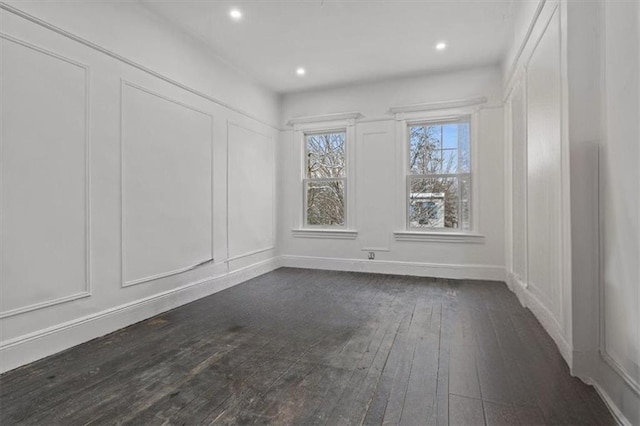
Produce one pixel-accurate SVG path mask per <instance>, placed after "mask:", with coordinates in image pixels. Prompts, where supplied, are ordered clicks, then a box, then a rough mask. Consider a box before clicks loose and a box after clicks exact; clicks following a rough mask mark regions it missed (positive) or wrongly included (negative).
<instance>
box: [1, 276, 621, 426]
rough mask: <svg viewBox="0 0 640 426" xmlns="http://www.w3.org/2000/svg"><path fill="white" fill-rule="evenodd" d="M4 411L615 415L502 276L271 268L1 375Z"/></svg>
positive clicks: (319, 416)
mask: <svg viewBox="0 0 640 426" xmlns="http://www.w3.org/2000/svg"><path fill="white" fill-rule="evenodd" d="M0 394H1V395H0V404H1V405H0V413H1V416H0V423H1V424H2V425H11V424H39V425H55V424H60V425H84V424H92V425H93V424H115V423H118V424H121V423H123V424H132V425H140V424H164V423H166V424H179V425H182V424H209V423H214V424H250V423H260V424H264V423H266V424H277V425H280V424H298V425H311V424H329V425H338V424H345V425H346V424H406V425H436V424H437V425H446V424H461V425H482V424H505V425H538V424H565V425H569V424H571V425H588V424H598V425H605V424H615V422H614V420H613V418H612V417H611V415H610V414H609V412H608V411H607V409H606V407H605V405H604V404H603V402H602V400H601V399H600V398H599V397H598V395H597V394H596V392H595V391H594V390H593V388H591V387H589V386H587V385H585V384H583V383H582V382H581V381H580V380H578V379H576V378H573V377H571V376H570V374H569V370H568V368H567V366H566V365H565V363H564V361H563V360H562V358H561V356H560V354H559V353H558V350H557V349H556V347H555V345H554V343H553V341H552V340H551V339H550V337H549V336H548V335H547V334H546V333H545V332H544V330H543V329H542V327H541V326H540V325H539V324H538V322H537V321H536V319H535V318H534V317H533V316H532V314H531V313H530V312H529V311H528V310H526V309H523V308H522V307H521V306H520V305H519V303H518V301H517V300H516V298H515V296H514V295H513V294H512V293H511V292H510V291H509V290H508V289H507V287H506V286H505V285H504V284H503V283H496V282H482V281H458V280H443V279H428V278H416V277H400V276H389V275H373V274H357V273H348V272H329V271H313V270H303V269H286V268H285V269H279V270H277V271H274V272H271V273H269V274H266V275H263V276H261V277H258V278H256V279H253V280H251V281H248V282H246V283H243V284H241V285H239V286H236V287H233V288H231V289H228V290H226V291H223V292H221V293H218V294H215V295H213V296H210V297H207V298H204V299H201V300H198V301H196V302H194V303H191V304H189V305H185V306H183V307H180V308H178V309H175V310H172V311H169V312H166V313H164V314H162V315H159V316H157V317H154V318H151V319H149V320H147V321H143V322H141V323H138V324H135V325H133V326H130V327H128V328H125V329H123V330H120V331H117V332H115V333H112V334H110V335H108V336H105V337H102V338H100V339H96V340H93V341H91V342H88V343H85V344H83V345H80V346H77V347H75V348H72V349H70V350H67V351H65V352H62V353H60V354H57V355H54V356H52V357H49V358H47V359H44V360H41V361H38V362H35V363H33V364H30V365H27V366H25V367H22V368H19V369H16V370H13V371H10V372H8V373H6V374H4V375H2V376H1V377H0Z"/></svg>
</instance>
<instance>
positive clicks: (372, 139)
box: [356, 122, 395, 251]
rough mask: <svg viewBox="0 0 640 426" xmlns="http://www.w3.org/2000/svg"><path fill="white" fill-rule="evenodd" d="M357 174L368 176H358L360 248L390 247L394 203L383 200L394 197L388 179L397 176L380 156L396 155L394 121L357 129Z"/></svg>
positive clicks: (377, 249) (375, 249) (382, 248)
mask: <svg viewBox="0 0 640 426" xmlns="http://www.w3.org/2000/svg"><path fill="white" fill-rule="evenodd" d="M356 138H357V143H358V146H357V152H358V153H360V156H359V158H358V162H357V164H358V166H359V168H358V174H359V175H360V176H366V178H365V179H359V180H358V188H357V194H358V207H357V208H358V212H359V217H360V221H359V224H360V226H359V232H360V233H361V235H362V238H361V240H360V246H361V249H363V250H365V249H366V250H367V251H379V250H383V251H384V250H389V244H390V241H391V235H389V233H388V231H387V224H388V223H392V222H393V220H394V218H393V214H394V212H395V209H394V206H393V204H391V203H381V202H380V200H381V199H384V200H391V199H393V198H394V197H393V188H392V187H390V186H389V182H393V181H394V180H395V176H394V169H393V168H391V167H380V163H379V159H380V158H389V159H391V158H393V157H394V138H395V135H394V127H393V123H391V122H381V123H377V124H372V125H370V126H369V128H368V130H367V132H358V133H357V135H356Z"/></svg>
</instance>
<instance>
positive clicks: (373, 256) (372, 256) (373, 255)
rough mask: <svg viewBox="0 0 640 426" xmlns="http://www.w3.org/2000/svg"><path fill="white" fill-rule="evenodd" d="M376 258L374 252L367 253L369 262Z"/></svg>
mask: <svg viewBox="0 0 640 426" xmlns="http://www.w3.org/2000/svg"><path fill="white" fill-rule="evenodd" d="M375 258H376V252H375V251H370V252H369V260H373V259H375Z"/></svg>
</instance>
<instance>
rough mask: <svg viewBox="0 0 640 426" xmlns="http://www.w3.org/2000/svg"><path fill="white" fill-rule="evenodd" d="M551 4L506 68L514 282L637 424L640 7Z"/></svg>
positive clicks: (574, 363) (574, 361) (574, 364)
mask: <svg viewBox="0 0 640 426" xmlns="http://www.w3.org/2000/svg"><path fill="white" fill-rule="evenodd" d="M529 6H530V5H529ZM540 6H542V7H538V8H535V13H533V14H530V16H531V19H532V21H531V22H530V23H527V22H521V23H520V24H521V25H522V26H523V27H526V28H529V29H530V31H528V30H525V29H524V28H521V29H520V30H519V31H515V32H514V34H524V35H525V36H526V35H527V34H529V37H528V38H525V42H524V43H523V40H518V39H517V38H514V40H513V46H523V48H522V50H521V52H522V53H521V55H520V56H517V55H516V57H515V62H514V66H513V67H512V68H509V67H507V69H505V93H506V94H507V96H506V108H505V111H506V122H507V129H506V134H507V158H508V164H509V166H508V173H507V183H506V184H507V222H508V224H509V226H508V231H507V252H506V254H507V269H508V278H509V284H510V286H511V287H512V289H513V290H514V291H515V292H516V294H518V296H519V297H520V299H521V301H522V302H523V304H525V305H527V306H528V307H530V308H531V310H532V311H533V312H534V314H535V315H536V316H537V317H538V319H539V320H540V322H541V323H542V325H543V326H544V327H545V329H546V330H547V331H548V332H549V334H550V335H551V336H552V337H553V338H554V340H555V341H556V343H557V344H558V347H559V348H560V351H561V353H562V354H563V356H564V357H565V359H566V360H567V363H568V364H569V367H570V368H571V370H572V373H573V374H576V375H578V376H579V377H581V378H582V379H583V380H585V381H587V382H589V383H593V384H594V385H595V386H596V389H597V390H598V391H599V392H600V393H601V395H602V396H603V398H604V399H605V401H606V402H607V403H608V404H609V405H610V407H611V408H612V411H613V412H614V413H615V414H616V416H617V417H618V419H619V420H620V421H621V422H623V423H625V424H637V423H638V422H639V421H640V405H639V404H640V402H639V398H638V397H639V392H638V385H637V383H638V364H639V361H640V358H639V355H638V340H640V331H639V324H640V318H638V310H639V309H640V308H639V307H640V299H639V298H638V297H639V296H638V294H639V293H638V282H639V276H640V274H639V270H638V263H639V262H638V259H639V250H638V247H639V244H640V243H639V242H640V236H639V234H638V229H639V226H638V217H639V212H638V194H640V191H639V190H638V189H639V187H640V181H639V175H638V172H637V170H638V168H637V161H638V158H639V157H638V141H639V136H640V135H639V133H638V121H639V120H638V119H639V110H638V105H639V93H640V92H639V87H638V74H639V68H638V57H639V50H640V49H639V46H640V43H639V41H638V40H639V39H638V13H639V10H638V9H639V7H638V3H637V2H606V1H599V2H593V1H566V2H565V1H560V2H556V1H546V2H540ZM528 9H530V10H534V8H533V7H529V8H528ZM513 46H512V48H511V50H510V51H512V52H516V51H517V49H515V48H514V47H513ZM558 83H559V84H558ZM569 166H570V167H569ZM567 183H568V185H567ZM569 188H570V191H568V190H569ZM557 191H560V192H559V193H558V192H557ZM522 206H525V207H524V208H523V207H522ZM523 222H524V223H526V226H525V227H522V223H523ZM523 231H524V232H523ZM542 253H544V254H545V256H542V255H541V254H542ZM548 254H551V255H550V256H549V255H548ZM557 260H559V263H558V262H557ZM549 271H551V272H552V276H551V277H549V276H547V277H545V276H544V274H545V273H548V272H549Z"/></svg>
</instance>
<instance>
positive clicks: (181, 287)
mask: <svg viewBox="0 0 640 426" xmlns="http://www.w3.org/2000/svg"><path fill="white" fill-rule="evenodd" d="M17 3H18V4H17V6H19V7H20V8H22V7H24V10H25V11H26V12H28V13H29V14H28V15H25V14H24V13H23V12H22V9H20V10H15V9H11V7H9V9H8V10H7V9H6V8H7V7H8V6H6V5H5V4H4V3H2V4H0V34H3V35H2V36H1V37H2V38H0V43H1V44H0V47H1V48H2V51H1V52H0V53H1V55H0V57H1V58H2V61H0V76H1V77H0V79H1V86H2V96H1V102H2V141H1V145H2V152H1V165H2V167H1V169H2V181H1V182H0V189H1V192H2V202H1V208H2V211H1V214H2V238H1V239H2V259H1V260H2V265H1V266H2V268H1V269H2V273H1V280H0V301H1V302H0V317H2V318H1V320H0V360H1V362H0V371H5V370H8V369H12V368H15V367H17V366H20V365H22V364H25V363H27V362H30V361H34V360H36V359H39V358H42V357H44V356H47V355H51V354H53V353H55V352H57V351H60V350H62V349H66V348H68V347H70V346H73V345H76V344H78V343H82V342H84V341H87V340H90V339H92V338H95V337H98V336H101V335H103V334H105V333H108V332H111V331H114V330H116V329H118V328H121V327H124V326H127V325H129V324H131V323H133V322H137V321H140V320H142V319H144V318H148V317H150V316H153V315H156V314H158V313H160V312H163V311H165V310H167V309H171V308H173V307H176V306H179V305H181V304H183V303H187V302H190V301H192V300H195V299H197V298H199V297H203V296H205V295H208V294H212V293H214V292H216V291H220V290H221V289H224V288H227V287H229V286H230V285H234V284H237V283H239V282H241V281H243V280H245V279H248V278H251V277H253V276H256V275H258V274H261V273H264V272H266V271H269V270H271V269H273V268H276V267H277V266H278V262H277V261H276V260H275V259H274V254H275V250H274V249H273V246H274V244H273V242H272V240H273V236H272V235H273V211H272V209H268V210H267V212H266V215H267V216H268V217H270V219H265V220H268V222H269V226H266V225H265V223H263V222H258V223H256V226H260V227H262V226H264V227H265V229H264V230H261V232H260V233H258V234H257V238H259V240H258V241H255V240H254V238H256V236H255V235H251V236H250V237H249V238H247V237H246V235H245V233H246V232H250V231H251V232H252V230H250V229H249V228H248V227H247V228H240V227H238V226H235V227H234V229H233V231H232V232H229V233H228V232H227V229H228V225H229V224H228V222H227V218H228V203H227V194H228V188H227V171H228V169H229V170H230V169H232V168H236V167H240V168H245V167H247V166H246V165H245V164H235V162H237V161H239V159H238V155H237V154H238V153H237V152H236V151H234V153H233V154H232V155H233V156H234V158H233V159H229V157H228V156H227V122H228V121H232V122H234V123H237V124H238V125H239V126H241V127H243V128H245V129H251V130H252V131H253V133H250V134H260V135H264V137H265V138H267V139H268V141H269V142H268V143H267V144H263V145H258V144H257V142H256V141H255V140H253V139H252V140H250V141H245V142H247V143H248V145H247V146H246V149H248V150H251V149H253V148H254V147H255V148H257V149H259V150H260V151H259V154H257V155H260V156H262V157H265V158H267V159H270V160H269V161H268V167H267V166H265V167H267V168H268V170H269V171H270V173H271V174H273V170H274V162H273V158H274V154H275V147H274V142H273V141H275V139H276V137H277V134H278V133H277V130H275V129H274V128H273V127H271V126H269V125H267V124H265V123H266V122H272V123H273V122H275V117H277V116H278V110H277V102H276V100H277V96H276V95H275V94H273V93H271V92H269V91H266V90H264V89H256V88H255V86H254V84H253V83H251V82H248V81H246V80H245V79H243V78H242V77H240V76H239V75H237V74H233V73H232V74H225V72H227V71H224V68H225V67H224V65H221V64H216V62H215V61H212V59H211V57H209V56H208V54H205V53H204V52H203V51H201V50H199V49H197V48H195V47H194V45H193V44H192V42H191V41H189V40H188V39H186V38H183V37H179V36H176V34H175V33H174V32H172V31H170V30H168V29H167V28H166V27H164V26H163V25H161V24H160V23H159V22H158V21H157V20H154V19H152V18H151V17H150V15H149V14H148V12H145V11H144V10H142V9H140V7H135V6H134V5H132V4H128V5H124V4H122V5H120V6H118V5H116V4H114V3H106V2H99V3H95V2H92V5H87V4H84V3H83V4H82V5H81V4H76V5H74V6H73V8H67V6H64V5H62V4H61V3H56V4H55V5H54V3H49V2H38V3H37V4H36V3H29V4H26V3H23V2H17ZM13 4H16V3H13ZM57 6H60V7H59V8H58V7H57ZM42 19H44V20H42ZM113 22H117V23H118V31H117V32H116V33H114V32H113V31H112V30H113V28H114V27H113ZM132 40H135V43H134V42H132ZM230 76H232V77H230ZM231 94H234V95H233V96H232V95H231ZM218 96H219V97H221V98H222V100H219V99H218ZM225 100H226V102H231V103H232V105H230V104H228V103H226V102H225ZM242 111H250V112H247V113H244V112H242ZM232 137H233V136H232ZM261 140H262V139H261ZM239 143H241V144H242V143H243V141H240V142H239ZM247 170H248V169H245V171H246V172H247V173H251V171H247ZM263 170H264V169H258V168H256V169H255V170H254V171H255V172H259V173H260V174H263ZM261 179H262V176H261ZM268 182H270V183H268ZM272 183H273V178H271V177H269V176H267V177H266V178H264V179H263V180H261V182H260V185H257V186H255V185H253V186H248V187H247V188H246V189H245V192H244V197H245V199H246V200H253V199H260V200H261V201H260V202H261V203H262V204H263V205H267V204H270V205H273V203H274V200H273V198H274V193H275V188H274V187H273V184H272ZM265 187H266V188H268V189H269V191H268V192H266V193H265ZM234 208H237V206H236V207H234ZM234 214H236V212H235V210H234ZM259 219H260V220H262V218H259ZM89 237H90V238H89ZM267 239H268V240H269V242H270V243H269V244H264V243H263V242H265V241H267ZM236 240H237V241H238V243H236ZM247 241H251V242H255V243H256V244H253V243H252V244H247ZM249 246H251V249H254V248H256V249H257V248H261V249H265V248H266V249H267V250H261V251H259V252H253V251H251V250H249V252H245V250H244V249H243V250H242V251H243V253H242V254H244V256H243V257H242V258H239V259H235V260H234V259H232V260H228V253H227V248H228V247H232V248H233V247H244V248H246V249H249ZM123 249H124V250H123ZM212 258H213V259H214V260H215V261H213V262H208V263H205V264H201V265H199V264H200V262H203V261H207V260H210V259H212ZM133 284H136V285H133Z"/></svg>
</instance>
